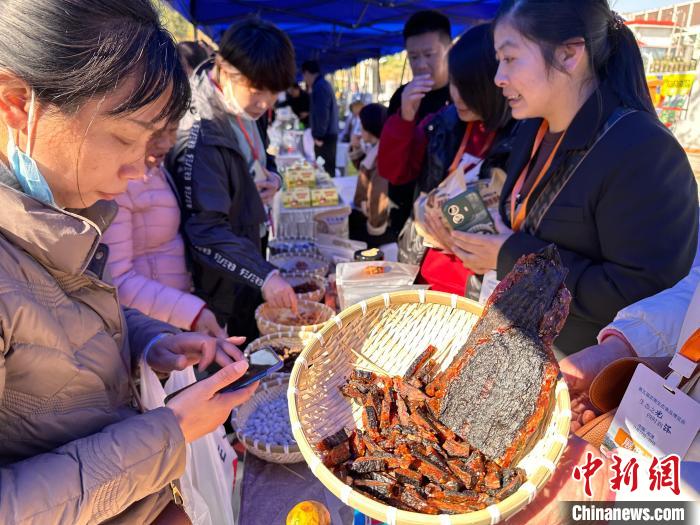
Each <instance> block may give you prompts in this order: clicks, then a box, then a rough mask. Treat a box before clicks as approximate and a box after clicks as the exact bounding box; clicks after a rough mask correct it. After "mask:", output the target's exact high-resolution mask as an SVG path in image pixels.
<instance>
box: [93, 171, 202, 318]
mask: <svg viewBox="0 0 700 525" xmlns="http://www.w3.org/2000/svg"><path fill="white" fill-rule="evenodd" d="M166 177H167V174H166V173H165V172H164V170H163V168H154V169H151V170H150V171H149V172H148V175H147V176H146V179H145V180H143V181H141V180H138V181H131V182H129V187H128V189H127V191H126V192H125V193H124V194H122V195H120V196H119V197H118V198H117V203H118V204H119V213H118V214H117V217H116V219H115V220H114V222H113V223H112V225H111V226H110V227H109V229H108V230H107V232H105V234H104V236H103V242H106V243H107V244H108V245H109V249H110V252H109V270H110V272H111V274H112V277H113V279H114V283H115V284H116V286H117V288H118V289H119V300H120V302H121V303H122V304H123V305H125V306H129V307H131V308H136V309H137V310H140V311H141V312H143V313H144V314H146V315H149V316H151V317H153V318H155V319H158V320H160V321H164V322H166V323H170V324H172V325H174V326H177V327H178V328H183V329H185V330H190V329H191V327H192V323H193V321H194V320H195V318H196V317H197V315H198V314H199V312H200V311H201V310H202V308H203V307H204V305H205V303H204V301H202V300H201V299H200V298H198V297H196V296H195V295H192V294H191V293H189V291H190V289H191V284H192V282H191V278H190V275H189V273H188V272H187V268H186V266H185V245H184V242H183V240H182V237H181V236H180V234H179V232H178V228H179V226H180V210H179V208H178V203H177V199H176V198H175V195H174V194H173V190H172V189H171V187H170V184H169V183H168V181H167V179H166Z"/></svg>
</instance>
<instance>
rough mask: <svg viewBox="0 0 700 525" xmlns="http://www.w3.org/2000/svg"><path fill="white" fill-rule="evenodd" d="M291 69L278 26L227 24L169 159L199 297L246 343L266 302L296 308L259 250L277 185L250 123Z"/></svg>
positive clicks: (202, 70)
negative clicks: (268, 210)
mask: <svg viewBox="0 0 700 525" xmlns="http://www.w3.org/2000/svg"><path fill="white" fill-rule="evenodd" d="M294 70H295V65H294V51H293V48H292V45H291V43H290V42H289V39H288V38H287V36H286V35H285V34H284V33H283V32H282V31H280V30H279V29H278V28H277V27H275V26H273V25H271V24H268V23H266V22H262V21H259V20H247V21H244V22H240V23H238V24H235V25H234V26H231V27H230V28H229V29H228V30H227V31H226V33H225V34H224V36H223V38H222V41H221V47H220V52H219V55H218V56H217V57H216V59H215V60H212V61H209V62H207V63H205V64H203V65H202V66H200V67H199V68H198V69H197V70H195V72H194V74H193V76H192V78H191V83H192V106H191V108H190V111H189V112H188V114H187V115H186V116H185V118H184V119H183V120H182V121H181V122H180V128H179V130H178V141H177V144H176V146H175V148H174V149H173V151H172V152H171V154H170V156H169V159H168V164H169V168H170V172H171V173H172V174H173V177H174V179H175V182H176V185H177V188H178V191H179V194H180V197H181V203H182V206H183V208H184V210H183V212H184V213H183V222H182V226H183V228H182V229H183V233H184V237H185V239H186V242H187V243H188V248H189V252H190V255H191V258H192V275H193V280H194V286H195V292H196V293H197V295H199V296H200V297H202V299H204V300H205V301H206V302H207V304H208V305H209V307H210V308H211V309H212V310H213V312H214V313H215V314H216V316H217V319H218V320H219V322H220V323H221V324H224V323H226V324H227V325H228V331H229V333H236V334H240V335H245V336H247V337H248V338H249V340H250V338H251V337H255V336H256V335H257V330H256V329H255V321H254V315H253V314H254V311H255V308H256V307H257V306H258V305H259V304H260V303H261V301H262V299H263V298H264V300H265V301H267V302H270V303H272V304H273V305H275V306H286V307H291V308H296V296H295V294H294V291H293V289H292V288H291V286H290V285H289V284H288V283H287V282H286V281H284V279H282V277H281V276H280V275H279V272H278V271H277V270H276V269H275V267H274V266H272V265H271V264H270V263H268V262H267V261H266V260H265V258H264V256H263V252H262V245H263V242H264V240H265V239H266V236H267V227H266V223H267V217H268V214H267V211H266V204H269V203H270V202H271V200H272V197H273V196H274V194H275V193H276V191H277V190H278V189H279V187H280V183H281V180H280V178H279V176H278V175H277V174H276V173H275V172H274V169H275V168H274V159H272V158H271V157H269V156H268V155H267V154H266V152H265V141H264V140H263V138H262V137H261V135H260V131H259V129H258V126H257V125H256V121H257V120H258V119H259V118H260V117H262V116H263V115H264V114H265V113H266V111H267V110H268V109H269V108H270V107H272V106H273V105H274V103H275V100H276V98H277V95H278V93H279V92H280V91H283V90H284V89H286V88H287V87H288V86H289V85H291V84H292V82H293V81H294V74H295V73H294ZM261 293H262V297H261Z"/></svg>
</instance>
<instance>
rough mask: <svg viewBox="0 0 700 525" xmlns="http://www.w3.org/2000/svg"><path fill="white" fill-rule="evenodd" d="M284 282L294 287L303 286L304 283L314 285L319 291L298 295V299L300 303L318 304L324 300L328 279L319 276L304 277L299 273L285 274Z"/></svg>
mask: <svg viewBox="0 0 700 525" xmlns="http://www.w3.org/2000/svg"><path fill="white" fill-rule="evenodd" d="M284 280H285V281H287V282H288V283H289V284H291V285H292V286H293V287H294V286H297V285H300V284H303V283H309V282H311V283H314V284H315V285H316V286H317V287H318V290H315V291H313V292H306V293H298V294H297V299H299V300H300V301H312V302H314V303H318V302H319V301H322V300H323V296H324V295H326V278H325V277H319V276H317V275H304V274H298V273H288V274H285V276H284Z"/></svg>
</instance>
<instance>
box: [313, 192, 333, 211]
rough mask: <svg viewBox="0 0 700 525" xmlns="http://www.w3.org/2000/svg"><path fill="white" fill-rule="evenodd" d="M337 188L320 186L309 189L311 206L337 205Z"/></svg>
mask: <svg viewBox="0 0 700 525" xmlns="http://www.w3.org/2000/svg"><path fill="white" fill-rule="evenodd" d="M337 205H338V190H336V189H335V188H321V189H314V190H311V206H313V207H317V206H337Z"/></svg>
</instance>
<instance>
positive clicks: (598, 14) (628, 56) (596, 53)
mask: <svg viewBox="0 0 700 525" xmlns="http://www.w3.org/2000/svg"><path fill="white" fill-rule="evenodd" d="M502 21H507V22H508V23H509V24H510V25H512V26H513V27H514V28H515V29H517V30H518V31H519V32H520V33H521V34H522V35H523V36H524V37H525V38H527V39H528V40H530V41H532V42H534V43H535V44H537V45H538V46H539V48H540V50H541V52H542V56H543V57H544V60H545V63H546V64H547V67H550V68H556V69H559V68H560V66H559V64H558V63H557V62H556V58H555V50H556V48H557V47H558V46H560V45H563V44H564V43H565V42H567V41H570V40H572V39H575V38H583V39H584V41H585V44H586V50H587V51H588V56H589V60H590V68H591V71H592V72H593V73H594V74H595V75H596V77H597V79H598V80H599V81H600V82H605V83H606V84H607V85H608V86H609V87H610V89H612V91H613V92H614V93H615V94H616V95H617V96H618V98H619V99H620V101H621V102H622V104H623V105H624V106H625V107H628V108H632V109H637V110H640V111H647V112H649V113H651V114H653V115H656V111H655V110H654V106H653V104H652V101H651V95H650V94H649V89H648V87H647V83H646V77H645V75H644V64H643V62H642V55H641V52H640V50H639V46H638V45H637V40H636V38H635V37H634V34H633V33H632V31H630V29H629V28H628V27H627V26H626V25H625V23H624V20H623V19H622V18H620V16H619V15H618V14H617V13H615V12H614V11H612V10H611V9H610V5H609V4H608V0H585V1H582V0H504V1H503V2H502V3H501V8H500V10H499V13H498V15H497V17H496V21H495V22H494V26H495V25H497V24H498V23H500V22H502Z"/></svg>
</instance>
